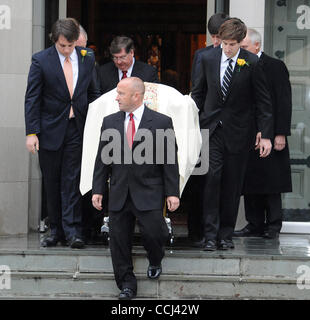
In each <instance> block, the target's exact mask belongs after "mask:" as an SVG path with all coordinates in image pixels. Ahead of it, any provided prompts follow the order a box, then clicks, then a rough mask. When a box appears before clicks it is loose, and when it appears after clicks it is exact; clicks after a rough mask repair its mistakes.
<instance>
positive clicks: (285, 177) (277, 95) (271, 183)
mask: <svg viewBox="0 0 310 320" xmlns="http://www.w3.org/2000/svg"><path fill="white" fill-rule="evenodd" d="M259 63H260V64H261V65H262V68H263V70H264V73H265V75H266V79H267V84H268V89H269V92H270V95H271V100H272V109H273V119H274V121H273V123H274V135H275V136H277V135H284V136H289V135H290V134H291V116H292V91H291V84H290V80H289V73H288V70H287V68H286V66H285V64H284V63H283V62H282V61H281V60H279V59H275V58H272V57H270V56H268V55H266V54H265V53H263V54H262V55H261V57H260V59H259ZM290 191H292V181H291V168H290V157H289V148H288V143H287V141H286V146H285V148H284V149H283V150H282V151H275V150H274V149H273V150H272V152H271V154H270V155H269V156H268V157H267V158H264V159H261V158H259V154H258V151H255V150H251V152H250V155H249V162H248V167H247V172H246V178H245V186H244V192H245V193H262V194H266V193H282V192H290Z"/></svg>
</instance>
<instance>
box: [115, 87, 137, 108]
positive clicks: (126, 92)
mask: <svg viewBox="0 0 310 320" xmlns="http://www.w3.org/2000/svg"><path fill="white" fill-rule="evenodd" d="M116 91H117V96H116V101H117V102H118V105H119V109H120V111H124V112H131V111H132V110H133V109H134V106H133V105H134V101H133V93H132V91H131V89H130V87H129V85H128V83H126V81H120V82H119V83H118V85H117V89H116Z"/></svg>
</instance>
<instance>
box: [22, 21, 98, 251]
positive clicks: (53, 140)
mask: <svg viewBox="0 0 310 320" xmlns="http://www.w3.org/2000/svg"><path fill="white" fill-rule="evenodd" d="M79 33H80V31H79V25H78V23H77V22H76V21H75V20H74V19H71V18H67V19H60V20H58V21H56V22H55V24H54V25H53V27H52V40H53V42H54V43H55V44H54V45H53V46H51V47H50V48H47V49H45V50H43V51H40V52H38V53H36V54H34V55H33V57H32V64H31V67H30V71H29V75H28V85H27V91H26V96H25V122H26V135H27V137H26V146H27V149H28V150H29V151H30V152H31V153H35V152H36V151H38V153H39V162H40V167H41V171H42V177H43V182H44V187H45V192H46V201H47V211H48V217H49V222H50V229H51V234H50V236H49V237H46V238H45V239H44V240H43V242H42V245H43V246H46V247H50V246H56V245H57V243H58V242H61V243H62V244H65V243H66V241H67V242H68V244H69V245H70V246H71V247H72V248H82V247H83V246H84V242H83V240H82V239H81V228H82V225H81V218H82V214H81V194H80V191H79V179H80V169H81V155H82V137H83V130H84V123H85V118H86V114H87V109H88V104H89V103H90V102H92V101H93V100H95V99H96V98H98V97H99V96H100V91H99V88H98V87H97V86H96V83H93V80H92V79H93V72H94V66H95V60H94V56H93V54H91V53H90V52H88V51H87V50H85V48H79V47H76V46H75V44H76V41H77V39H78V37H79Z"/></svg>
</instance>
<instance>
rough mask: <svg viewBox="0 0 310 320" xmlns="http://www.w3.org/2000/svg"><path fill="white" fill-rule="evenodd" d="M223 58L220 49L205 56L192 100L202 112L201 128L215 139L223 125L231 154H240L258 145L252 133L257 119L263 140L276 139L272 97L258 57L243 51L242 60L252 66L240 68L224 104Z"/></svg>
mask: <svg viewBox="0 0 310 320" xmlns="http://www.w3.org/2000/svg"><path fill="white" fill-rule="evenodd" d="M221 55H222V49H221V48H220V47H217V48H213V49H210V50H208V51H207V52H205V53H203V56H202V59H201V72H199V74H198V78H197V82H196V83H195V85H194V87H193V89H192V98H193V99H194V101H195V102H196V104H197V107H198V108H199V109H200V110H201V114H200V126H201V128H202V129H209V130H210V132H209V133H210V136H211V135H212V133H213V131H214V129H215V128H216V127H217V125H218V124H219V123H220V122H222V126H223V135H224V143H225V145H226V147H227V148H228V151H229V152H231V153H239V152H242V151H245V150H246V149H247V148H249V147H250V144H251V143H254V140H253V139H254V137H253V134H252V130H251V129H252V123H253V119H255V120H256V123H257V128H258V130H259V131H261V132H262V137H263V138H269V139H271V138H272V137H273V123H272V121H273V120H272V109H271V101H270V95H269V93H268V90H267V86H266V80H265V77H264V74H263V71H262V69H261V66H260V65H259V64H258V57H257V56H256V55H254V54H252V53H250V52H248V51H246V50H243V49H240V53H239V56H238V59H244V60H245V61H246V62H247V63H248V65H244V66H242V67H239V66H238V65H237V64H236V66H235V69H234V72H233V76H232V80H231V83H230V86H229V89H228V93H227V96H226V99H225V100H224V101H223V98H222V92H221V83H220V66H221ZM255 106H256V110H257V112H255Z"/></svg>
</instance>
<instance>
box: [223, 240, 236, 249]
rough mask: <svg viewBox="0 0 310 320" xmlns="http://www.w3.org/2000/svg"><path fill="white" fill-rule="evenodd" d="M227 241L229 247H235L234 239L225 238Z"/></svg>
mask: <svg viewBox="0 0 310 320" xmlns="http://www.w3.org/2000/svg"><path fill="white" fill-rule="evenodd" d="M225 241H226V245H227V247H228V248H229V249H234V248H235V244H234V243H233V241H232V240H230V239H228V240H225Z"/></svg>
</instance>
